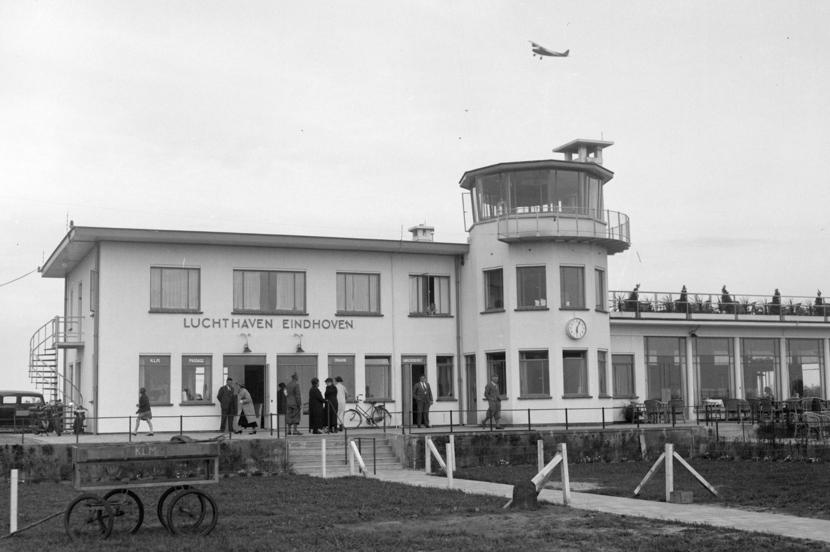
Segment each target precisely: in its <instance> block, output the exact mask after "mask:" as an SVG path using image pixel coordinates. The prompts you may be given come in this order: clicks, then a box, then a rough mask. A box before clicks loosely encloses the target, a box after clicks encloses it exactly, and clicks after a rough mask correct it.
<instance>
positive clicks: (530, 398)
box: [519, 395, 553, 401]
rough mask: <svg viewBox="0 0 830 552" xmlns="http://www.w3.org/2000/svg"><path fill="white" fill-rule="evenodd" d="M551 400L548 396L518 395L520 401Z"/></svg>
mask: <svg viewBox="0 0 830 552" xmlns="http://www.w3.org/2000/svg"><path fill="white" fill-rule="evenodd" d="M552 398H553V397H551V396H550V395H519V400H520V401H537V400H550V399H552Z"/></svg>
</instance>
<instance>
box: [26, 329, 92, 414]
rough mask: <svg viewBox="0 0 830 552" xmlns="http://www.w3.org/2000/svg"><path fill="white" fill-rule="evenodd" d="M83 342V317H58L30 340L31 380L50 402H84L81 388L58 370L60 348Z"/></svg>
mask: <svg viewBox="0 0 830 552" xmlns="http://www.w3.org/2000/svg"><path fill="white" fill-rule="evenodd" d="M82 343H83V317H82V316H68V317H65V316H56V317H55V318H53V319H51V320H50V321H49V322H47V323H46V324H44V325H43V326H41V327H40V328H39V329H38V330H37V331H36V332H35V333H34V335H32V338H31V340H29V379H30V380H31V381H32V383H34V385H35V387H36V388H38V389H39V390H40V391H42V392H43V394H44V398H46V399H47V400H50V401H54V400H56V399H61V400H62V401H63V403H64V404H69V403H75V402H77V404H79V405H83V403H84V398H83V394H82V393H81V390H80V389H79V388H78V387H77V386H76V385H75V384H74V383H73V382H72V381H71V380H69V379H68V378H66V377H65V376H64V375H63V374H62V373H61V372H60V371H59V370H58V349H59V348H61V346H64V347H66V346H68V347H72V346H73V345H79V344H82Z"/></svg>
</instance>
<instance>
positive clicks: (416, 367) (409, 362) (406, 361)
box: [401, 355, 427, 424]
mask: <svg viewBox="0 0 830 552" xmlns="http://www.w3.org/2000/svg"><path fill="white" fill-rule="evenodd" d="M401 369H402V374H401V384H402V385H403V389H402V390H401V397H403V419H404V421H406V420H411V423H412V424H415V423H417V420H416V416H417V414H416V412H415V404H414V403H413V402H412V390H413V389H414V388H415V384H416V383H418V382H419V381H421V376H425V375H426V373H427V358H426V357H425V356H412V355H404V356H402V357H401ZM407 412H411V414H410V416H409V417H407V416H406V413H407Z"/></svg>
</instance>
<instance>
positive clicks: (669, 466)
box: [666, 443, 674, 502]
mask: <svg viewBox="0 0 830 552" xmlns="http://www.w3.org/2000/svg"><path fill="white" fill-rule="evenodd" d="M673 460H674V445H672V444H669V443H666V502H671V494H672V491H674V462H673Z"/></svg>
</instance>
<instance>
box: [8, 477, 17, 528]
mask: <svg viewBox="0 0 830 552" xmlns="http://www.w3.org/2000/svg"><path fill="white" fill-rule="evenodd" d="M10 483H11V497H10V499H11V502H10V506H11V508H9V513H10V516H11V517H10V519H9V533H14V532H15V531H17V470H12V478H11V481H10Z"/></svg>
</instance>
